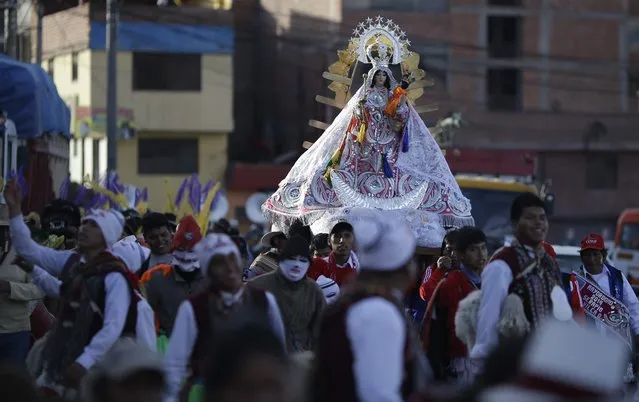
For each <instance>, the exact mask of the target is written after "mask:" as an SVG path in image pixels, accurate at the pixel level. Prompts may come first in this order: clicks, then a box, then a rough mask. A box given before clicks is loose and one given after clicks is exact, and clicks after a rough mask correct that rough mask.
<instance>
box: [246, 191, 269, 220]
mask: <svg viewBox="0 0 639 402" xmlns="http://www.w3.org/2000/svg"><path fill="white" fill-rule="evenodd" d="M268 197H269V195H268V194H267V193H254V194H252V195H251V196H250V197H249V198H248V199H247V200H246V204H245V206H244V210H245V212H246V217H247V218H249V220H250V221H251V222H253V223H257V224H260V225H263V224H265V223H266V222H267V220H266V217H265V216H264V214H263V213H262V204H264V203H265V202H266V200H267V199H268Z"/></svg>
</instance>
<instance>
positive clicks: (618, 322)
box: [572, 272, 633, 349]
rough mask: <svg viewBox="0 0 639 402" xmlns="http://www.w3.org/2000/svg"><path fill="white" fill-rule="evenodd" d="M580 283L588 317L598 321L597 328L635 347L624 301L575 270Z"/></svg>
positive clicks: (580, 290)
mask: <svg viewBox="0 0 639 402" xmlns="http://www.w3.org/2000/svg"><path fill="white" fill-rule="evenodd" d="M572 274H573V275H575V277H576V278H577V281H578V283H579V292H580V293H581V300H582V302H583V307H584V312H585V313H586V317H587V318H589V319H590V320H594V321H595V322H596V323H597V328H600V329H604V330H605V331H606V333H612V334H614V335H615V336H617V337H619V338H620V339H621V340H622V341H623V342H624V343H626V344H627V345H628V347H629V348H630V349H633V336H632V328H631V326H630V312H629V311H628V308H627V307H626V306H624V304H623V303H622V302H620V301H619V300H617V299H615V298H614V297H612V296H610V295H609V294H607V293H606V292H604V291H603V290H601V288H599V286H597V284H595V283H593V282H591V281H589V280H588V279H586V278H584V277H583V276H581V275H579V274H577V273H575V272H573V273H572Z"/></svg>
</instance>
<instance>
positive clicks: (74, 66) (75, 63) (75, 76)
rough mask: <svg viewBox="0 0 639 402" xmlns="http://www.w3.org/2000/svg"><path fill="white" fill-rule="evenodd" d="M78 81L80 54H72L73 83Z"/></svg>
mask: <svg viewBox="0 0 639 402" xmlns="http://www.w3.org/2000/svg"><path fill="white" fill-rule="evenodd" d="M77 80H78V53H77V52H73V53H71V81H77Z"/></svg>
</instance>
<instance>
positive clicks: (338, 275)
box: [307, 221, 359, 287]
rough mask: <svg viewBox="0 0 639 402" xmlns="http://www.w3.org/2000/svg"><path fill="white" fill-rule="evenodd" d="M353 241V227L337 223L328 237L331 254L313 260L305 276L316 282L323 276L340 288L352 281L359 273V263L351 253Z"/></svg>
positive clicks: (348, 224)
mask: <svg viewBox="0 0 639 402" xmlns="http://www.w3.org/2000/svg"><path fill="white" fill-rule="evenodd" d="M354 241H355V236H354V235H353V226H352V225H351V224H350V223H348V222H346V221H340V222H337V223H336V224H335V226H333V228H332V229H331V233H329V237H328V242H329V246H330V247H331V253H330V254H329V255H328V257H326V258H314V259H313V261H312V263H311V267H310V268H309V270H308V273H307V276H309V277H310V278H312V279H313V280H317V278H319V277H320V276H322V275H323V276H325V277H327V278H329V279H332V280H334V281H335V282H336V283H337V284H338V285H339V286H340V287H341V286H342V285H344V284H346V283H347V282H350V281H352V279H353V278H355V276H357V272H358V271H359V261H358V259H357V256H356V255H355V252H354V251H353V243H354Z"/></svg>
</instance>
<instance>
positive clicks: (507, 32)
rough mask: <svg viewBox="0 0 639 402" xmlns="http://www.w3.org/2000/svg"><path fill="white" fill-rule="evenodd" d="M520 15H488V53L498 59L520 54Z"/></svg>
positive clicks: (510, 57)
mask: <svg viewBox="0 0 639 402" xmlns="http://www.w3.org/2000/svg"><path fill="white" fill-rule="evenodd" d="M521 26H522V24H521V17H488V55H489V56H490V57H494V58H499V59H514V58H518V57H520V56H521Z"/></svg>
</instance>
